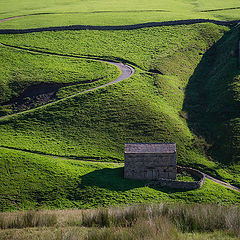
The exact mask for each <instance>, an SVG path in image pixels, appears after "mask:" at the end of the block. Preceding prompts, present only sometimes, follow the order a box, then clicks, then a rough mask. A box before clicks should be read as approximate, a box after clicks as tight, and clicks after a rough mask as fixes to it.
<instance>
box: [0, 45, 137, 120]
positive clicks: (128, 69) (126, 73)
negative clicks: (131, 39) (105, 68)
mask: <svg viewBox="0 0 240 240" xmlns="http://www.w3.org/2000/svg"><path fill="white" fill-rule="evenodd" d="M0 46H3V47H9V48H15V49H18V50H23V51H27V52H34V53H41V54H48V55H54V56H59V57H63V56H64V57H71V58H78V59H88V60H92V61H98V62H103V63H107V64H111V65H114V66H116V67H117V68H118V69H119V70H120V71H121V75H120V76H119V77H118V78H116V79H115V80H113V81H111V82H109V83H106V84H104V85H101V86H98V87H94V88H91V89H88V90H85V91H82V92H78V93H76V94H73V95H71V96H68V97H65V98H62V99H60V100H57V101H55V102H53V103H47V104H45V105H43V106H40V107H36V108H34V110H35V109H39V108H42V107H46V106H49V105H52V104H55V103H58V102H60V101H63V100H65V99H68V98H71V97H74V96H77V95H79V94H83V93H86V92H90V91H93V90H96V89H99V88H103V87H106V86H109V85H112V84H115V83H118V82H121V81H123V80H125V79H127V78H129V77H131V76H132V75H133V74H134V73H135V69H134V68H133V67H132V66H130V65H126V64H123V63H119V62H113V61H109V60H103V59H97V58H90V57H81V56H74V55H69V54H60V53H53V52H46V51H40V50H32V49H26V48H22V47H18V46H12V45H8V44H4V43H0ZM29 111H31V110H26V111H22V112H19V113H14V114H10V115H6V116H3V117H0V120H2V119H5V118H8V117H11V116H16V115H20V114H23V113H26V112H29Z"/></svg>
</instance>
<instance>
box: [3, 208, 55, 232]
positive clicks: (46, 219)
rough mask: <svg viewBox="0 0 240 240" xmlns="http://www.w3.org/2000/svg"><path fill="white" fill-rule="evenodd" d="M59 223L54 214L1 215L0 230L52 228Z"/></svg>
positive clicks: (25, 213)
mask: <svg viewBox="0 0 240 240" xmlns="http://www.w3.org/2000/svg"><path fill="white" fill-rule="evenodd" d="M56 223H57V217H56V215H55V214H54V213H47V212H41V211H29V212H22V213H18V214H11V213H2V214H0V228H1V229H7V228H27V227H50V226H54V225H55V224H56Z"/></svg>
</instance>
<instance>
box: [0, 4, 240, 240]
mask: <svg viewBox="0 0 240 240" xmlns="http://www.w3.org/2000/svg"><path fill="white" fill-rule="evenodd" d="M11 5H13V6H14V7H11V8H10V7H9V6H10V2H7V3H6V2H2V3H0V8H1V11H2V12H1V13H0V16H1V18H2V19H3V18H6V17H11V16H18V15H24V14H34V13H57V14H45V15H32V16H27V17H24V18H18V19H13V20H11V21H9V22H1V23H0V28H29V27H43V26H56V25H59V26H60V25H71V24H97V25H114V24H117V25H123V24H132V23H140V22H149V21H163V20H175V19H188V18H213V19H237V18H238V17H239V16H238V13H239V11H240V10H239V9H227V8H237V7H239V6H238V1H235V0H232V1H228V3H226V1H215V0H212V1H209V2H206V1H194V2H192V1H173V0H171V1H170V2H169V1H165V0H164V1H160V2H159V1H151V2H150V3H149V2H147V1H145V0H142V1H137V2H127V1H123V0H122V1H116V2H115V1H111V4H110V2H109V1H106V0H105V1H81V4H79V1H68V2H67V3H66V2H62V1H61V2H60V1H59V2H57V3H56V1H48V2H47V4H46V1H39V2H37V3H35V4H34V5H33V4H32V2H31V1H30V2H29V1H26V2H25V1H23V2H21V4H19V2H16V1H11ZM146 6H147V7H146ZM206 10H216V11H206ZM96 11H97V12H96ZM201 11H205V12H201ZM70 12H72V13H70ZM73 12H74V13H73ZM239 34H240V33H239V27H232V28H231V29H230V28H228V27H223V26H217V25H214V24H209V23H208V24H194V25H182V26H169V27H155V28H146V29H139V30H131V31H127V30H125V31H124V30H121V31H120V30H119V31H90V30H85V31H62V32H41V33H29V34H17V35H11V34H8V35H0V42H1V43H4V44H9V45H12V46H17V47H21V48H22V49H21V50H19V49H18V50H17V49H14V48H11V47H6V46H3V45H1V46H0V56H1V63H0V66H1V68H0V69H1V70H0V74H1V79H0V90H1V96H0V104H1V103H4V102H7V101H9V100H11V99H12V98H13V97H17V96H19V95H21V93H22V92H23V91H24V90H26V89H27V88H28V87H31V86H33V85H35V84H37V83H51V84H70V85H68V86H64V87H63V88H60V89H59V90H58V91H57V92H56V96H55V98H54V100H58V99H61V98H62V100H58V101H56V102H53V103H51V104H48V105H47V106H42V107H38V108H36V109H32V110H29V111H26V112H23V113H19V114H16V115H14V116H9V117H6V118H0V132H1V134H0V172H1V174H0V193H1V194H0V210H1V211H11V210H18V209H19V210H22V209H35V208H37V209H39V208H40V209H42V208H95V207H101V206H113V205H125V204H135V203H143V202H147V203H151V202H157V203H159V202H173V203H176V202H185V203H193V202H198V203H218V204H219V205H232V204H238V203H239V202H240V194H239V193H238V192H236V191H232V190H229V189H226V188H224V187H221V186H219V185H217V184H215V183H213V182H211V181H209V180H207V181H206V183H205V184H204V186H203V187H202V188H201V189H198V190H194V191H179V190H170V189H165V188H159V187H156V188H150V187H145V184H146V182H144V181H133V180H126V179H123V174H122V172H123V164H122V162H123V159H124V156H123V151H124V143H126V142H176V143H177V153H178V163H179V164H181V165H184V166H191V167H195V168H198V169H200V170H203V171H204V172H206V173H210V174H211V175H213V176H215V177H217V178H219V179H222V180H225V181H228V182H231V183H234V184H235V185H238V186H240V175H239V170H240V164H239V159H240V152H239V136H240V132H239V129H240V128H239V122H240V121H239V111H238V109H239V108H238V107H239V99H240V98H239V79H240V78H239V76H240V72H239V69H238V66H237V62H238V54H237V51H238V40H239ZM28 50H33V51H34V50H36V51H41V50H43V51H47V52H52V53H57V54H68V55H74V56H79V57H89V58H93V57H96V58H100V59H109V60H114V61H118V62H123V63H127V64H129V65H131V66H133V67H134V68H135V70H136V73H135V74H134V75H133V76H132V77H131V78H129V79H126V80H125V81H123V82H119V83H118V84H115V85H111V86H108V87H106V88H102V89H98V90H94V91H92V92H88V93H85V94H78V95H76V96H73V97H71V95H73V94H76V93H78V92H80V91H82V90H83V89H87V88H90V87H93V86H97V85H99V84H103V83H106V82H108V81H110V80H112V79H114V78H116V77H117V76H118V75H119V70H117V69H116V68H115V67H113V66H111V65H109V64H105V63H101V62H96V61H93V60H90V59H89V60H86V59H77V58H71V57H59V56H50V55H48V54H44V53H34V52H29V51H28ZM96 79H100V81H99V82H94V83H90V84H86V83H85V84H80V83H83V82H85V81H86V80H90V81H91V80H96ZM223 96H224V97H223ZM64 97H68V98H66V99H64ZM36 106H37V105H36ZM36 106H35V107H36ZM0 108H1V109H0V112H1V115H6V114H8V113H11V111H12V109H11V107H8V106H5V105H4V106H0ZM179 178H181V179H188V180H190V179H189V178H188V176H185V177H179ZM216 231H218V230H216ZM213 234H215V235H216V236H217V235H218V234H221V233H219V232H216V233H213ZM188 237H189V239H191V235H188ZM207 237H208V234H207V233H206V239H207Z"/></svg>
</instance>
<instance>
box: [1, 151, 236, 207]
mask: <svg viewBox="0 0 240 240" xmlns="http://www.w3.org/2000/svg"><path fill="white" fill-rule="evenodd" d="M0 150H1V156H0V160H1V161H0V170H1V175H0V180H1V185H0V192H1V194H0V206H1V207H0V211H7V210H17V209H33V208H76V207H78V208H93V207H101V206H113V205H123V204H135V203H144V202H149V203H153V202H186V203H193V202H200V203H219V204H237V203H240V193H237V192H236V191H233V190H229V189H226V188H224V187H221V186H219V185H218V184H216V183H212V182H211V181H209V180H207V181H206V183H205V184H204V186H203V187H202V188H201V189H199V190H194V191H178V190H171V189H164V188H159V187H153V188H151V187H145V184H146V182H145V181H136V180H128V179H124V178H123V165H122V164H114V163H97V162H86V161H76V160H70V159H64V158H58V157H50V156H43V155H39V154H33V153H27V152H22V151H16V150H7V149H4V148H0ZM92 160H94V159H92Z"/></svg>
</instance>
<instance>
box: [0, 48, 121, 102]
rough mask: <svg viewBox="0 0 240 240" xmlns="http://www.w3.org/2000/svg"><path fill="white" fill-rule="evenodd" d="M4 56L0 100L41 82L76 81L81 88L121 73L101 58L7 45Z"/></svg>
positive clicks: (1, 50)
mask: <svg viewBox="0 0 240 240" xmlns="http://www.w3.org/2000/svg"><path fill="white" fill-rule="evenodd" d="M44 50H46V49H44ZM0 56H1V62H0V75H1V81H0V91H1V95H0V103H4V102H7V101H9V100H10V99H11V98H13V97H14V96H18V95H19V94H20V93H21V92H22V91H23V90H24V89H26V88H27V87H29V86H31V85H34V84H37V83H40V82H45V83H65V84H66V83H68V84H76V86H78V87H79V84H80V85H81V82H84V81H94V80H97V79H100V80H101V79H103V80H104V81H110V80H113V79H115V78H116V77H117V76H118V75H119V74H120V72H119V70H118V69H117V68H116V67H115V66H112V65H110V64H106V63H103V62H99V61H93V60H84V59H77V58H71V57H61V56H51V55H47V54H44V55H43V54H40V53H32V52H26V51H21V50H18V49H12V48H9V47H5V46H3V45H1V46H0ZM101 82H102V81H101Z"/></svg>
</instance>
